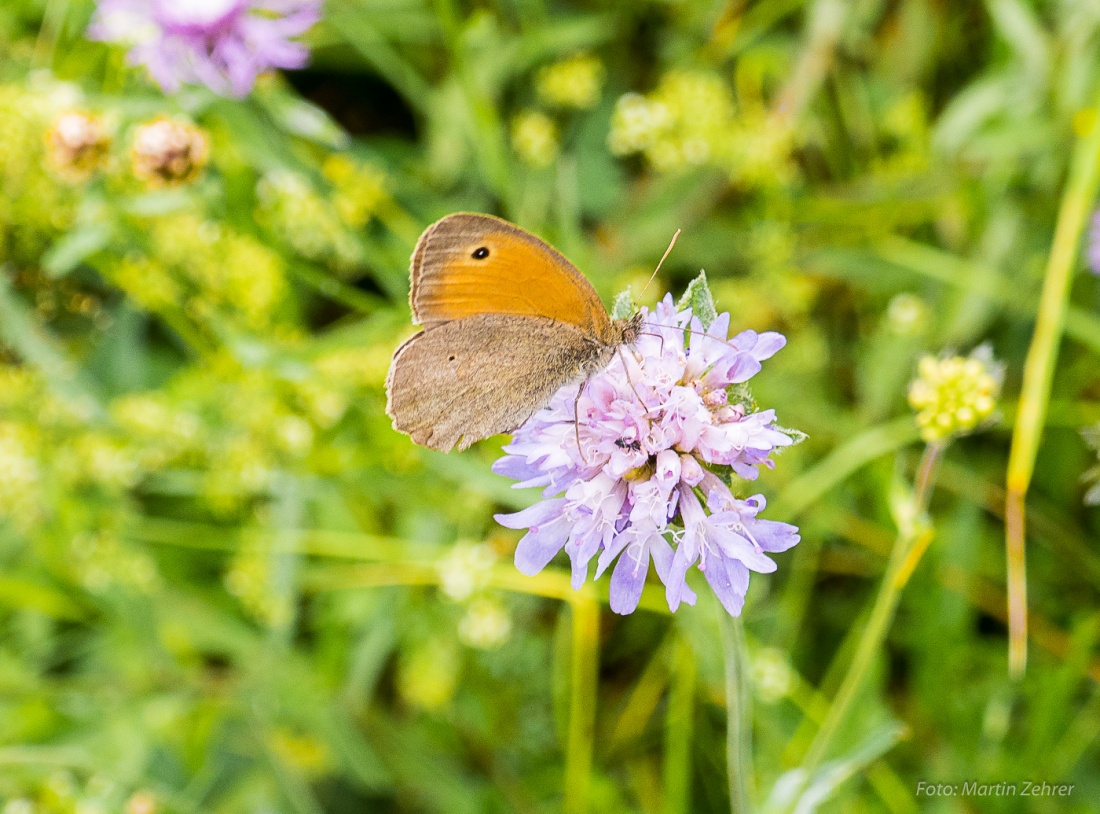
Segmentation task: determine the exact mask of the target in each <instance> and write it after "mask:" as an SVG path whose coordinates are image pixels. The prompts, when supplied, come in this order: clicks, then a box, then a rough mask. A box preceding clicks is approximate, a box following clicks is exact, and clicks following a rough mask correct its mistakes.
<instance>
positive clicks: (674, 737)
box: [661, 638, 697, 814]
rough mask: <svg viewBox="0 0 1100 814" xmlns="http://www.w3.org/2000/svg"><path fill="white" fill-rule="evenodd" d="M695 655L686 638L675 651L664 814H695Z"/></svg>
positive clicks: (668, 712)
mask: <svg viewBox="0 0 1100 814" xmlns="http://www.w3.org/2000/svg"><path fill="white" fill-rule="evenodd" d="M696 673H697V670H696V665H695V651H694V650H693V649H692V647H691V644H690V643H689V642H688V641H686V640H685V639H683V638H680V639H678V640H677V642H676V645H675V647H674V648H673V650H672V671H671V675H670V677H669V686H668V711H667V713H666V714H665V763H664V787H665V794H664V800H663V803H662V806H661V810H662V811H663V812H664V814H690V812H691V744H692V741H693V737H692V735H693V731H694V723H695V684H696Z"/></svg>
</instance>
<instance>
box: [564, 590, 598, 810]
mask: <svg viewBox="0 0 1100 814" xmlns="http://www.w3.org/2000/svg"><path fill="white" fill-rule="evenodd" d="M570 604H571V605H572V611H573V653H572V664H571V665H570V669H571V674H572V678H571V681H570V685H571V694H570V701H569V735H568V738H567V740H566V746H565V800H564V803H563V804H562V811H563V812H564V814H585V812H586V811H588V798H589V793H588V791H589V786H590V784H591V780H592V752H593V741H594V737H595V730H596V691H597V688H598V682H599V646H600V641H599V640H600V609H599V605H598V604H597V603H596V600H595V597H593V596H592V594H591V592H590V591H588V590H587V585H586V586H585V588H584V589H581V590H580V591H578V592H577V594H576V596H575V597H574V598H573V599H572V601H571V603H570Z"/></svg>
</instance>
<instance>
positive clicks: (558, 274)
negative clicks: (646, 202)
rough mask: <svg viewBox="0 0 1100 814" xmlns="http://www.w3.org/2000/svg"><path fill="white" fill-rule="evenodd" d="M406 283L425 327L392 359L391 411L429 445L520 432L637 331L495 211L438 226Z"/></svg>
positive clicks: (636, 321)
mask: <svg viewBox="0 0 1100 814" xmlns="http://www.w3.org/2000/svg"><path fill="white" fill-rule="evenodd" d="M670 248H671V247H670ZM666 255H667V253H666ZM409 275H410V283H411V287H410V291H409V305H410V306H411V307H412V318H413V323H414V324H419V325H423V326H424V330H422V331H420V333H418V334H416V335H415V336H413V337H412V338H411V339H409V340H408V341H406V342H405V343H404V344H403V345H401V346H400V347H399V348H398V349H397V351H396V352H395V353H394V355H393V361H392V362H391V363H390V370H389V374H388V375H387V377H386V393H387V402H386V413H387V415H389V416H390V418H391V419H393V426H394V429H396V430H398V431H400V432H403V433H406V434H408V435H409V436H410V437H411V438H412V440H413V441H415V442H416V443H417V444H420V445H422V446H426V447H430V448H431V449H438V450H442V451H444V452H449V451H450V450H452V449H454V448H455V447H457V448H458V449H465V448H466V447H468V446H470V444H473V443H474V442H476V441H480V440H482V439H483V438H488V437H489V436H491V435H496V434H498V433H502V432H511V431H513V430H515V429H516V428H518V427H519V426H520V425H522V424H523V423H524V422H525V421H526V420H527V419H528V418H530V417H531V416H532V415H533V414H534V413H535V411H537V410H539V409H540V408H542V407H544V406H546V404H548V403H549V401H550V399H551V398H552V397H553V395H554V394H555V393H556V392H557V391H558V390H559V389H560V388H562V387H564V386H565V385H567V384H575V383H578V382H582V381H585V380H586V379H588V377H590V376H592V375H593V374H595V373H598V372H599V371H601V370H603V369H604V368H605V367H607V365H608V364H609V363H610V362H611V359H612V357H613V356H614V354H615V351H616V350H617V349H618V348H619V347H620V346H622V345H624V344H629V343H631V342H633V341H634V340H635V338H637V336H638V334H639V331H640V329H641V323H642V315H641V314H640V313H636V314H634V316H632V317H630V318H628V319H612V318H611V317H610V316H609V315H608V313H607V309H605V308H604V306H603V303H602V302H600V298H599V296H597V294H596V290H595V289H594V288H592V284H591V283H589V282H588V280H586V279H585V277H584V275H583V274H581V273H580V271H578V270H577V268H576V266H574V265H573V264H572V263H570V262H569V261H568V260H566V259H565V257H564V256H562V254H561V253H560V252H558V251H557V250H556V249H554V248H553V247H552V246H550V245H549V244H548V243H546V242H545V241H543V240H541V239H540V238H538V237H536V236H535V235H533V234H531V233H530V232H528V231H526V230H524V229H521V228H520V227H518V226H516V225H514V224H512V223H509V222H508V221H506V220H502V219H500V218H495V217H492V216H490V215H478V214H471V213H458V214H454V215H448V216H447V217H445V218H443V219H442V220H439V221H437V222H436V223H433V224H432V225H431V226H429V227H428V228H427V229H425V230H424V233H423V234H422V235H421V236H420V239H419V240H418V241H417V244H416V248H415V250H414V251H413V255H412V261H411V263H410V267H409Z"/></svg>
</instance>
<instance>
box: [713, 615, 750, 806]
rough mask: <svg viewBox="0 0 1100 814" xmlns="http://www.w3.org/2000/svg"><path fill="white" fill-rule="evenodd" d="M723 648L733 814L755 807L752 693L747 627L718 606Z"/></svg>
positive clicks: (727, 757) (728, 771)
mask: <svg viewBox="0 0 1100 814" xmlns="http://www.w3.org/2000/svg"><path fill="white" fill-rule="evenodd" d="M718 615H719V617H720V618H719V624H720V625H721V627H722V652H723V656H724V658H725V662H726V772H727V774H728V776H729V791H730V814H749V812H751V811H752V803H751V802H750V792H751V789H752V706H751V702H752V695H751V688H750V684H749V659H748V653H747V651H746V649H745V628H744V625H743V624H742V622H741V617H739V616H737V617H734V616H730V615H729V614H728V613H726V611H725V609H723V608H722V607H721V606H719V608H718Z"/></svg>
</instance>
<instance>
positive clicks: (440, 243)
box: [409, 213, 611, 342]
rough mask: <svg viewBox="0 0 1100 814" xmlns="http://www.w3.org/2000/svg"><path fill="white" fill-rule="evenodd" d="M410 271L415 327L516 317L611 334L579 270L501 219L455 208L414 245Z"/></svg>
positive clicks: (599, 336)
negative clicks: (482, 316) (477, 318)
mask: <svg viewBox="0 0 1100 814" xmlns="http://www.w3.org/2000/svg"><path fill="white" fill-rule="evenodd" d="M409 274H410V278H411V284H412V288H411V290H410V292H409V304H410V305H411V306H412V315H413V322H414V323H417V324H422V325H427V326H431V325H432V324H436V323H441V322H449V321H451V320H455V319H462V318H463V317H469V316H473V315H475V314H515V315H519V316H538V317H549V318H550V319H556V320H559V321H561V322H566V323H569V324H570V325H576V326H577V327H578V328H580V329H581V330H582V331H584V332H585V333H586V334H589V335H590V336H592V337H593V338H596V339H599V340H601V341H604V342H608V341H610V338H611V320H610V318H609V317H608V315H607V310H606V309H605V308H604V306H603V303H602V302H600V298H599V297H598V296H597V294H596V291H595V289H594V288H592V285H591V283H589V282H588V280H586V279H585V277H584V275H583V274H581V273H580V271H578V270H577V268H576V267H575V266H574V265H573V264H572V263H570V262H569V261H568V260H566V259H565V257H563V256H562V255H561V254H560V253H559V252H558V251H557V250H556V249H554V248H553V247H551V246H550V245H548V244H547V243H546V242H545V241H542V240H540V239H539V238H537V237H535V236H534V235H533V234H531V233H530V232H527V231H524V230H523V229H520V228H519V227H518V226H515V225H513V224H511V223H509V222H508V221H506V220H501V219H500V218H494V217H491V216H489V215H475V214H469V213H458V214H455V215H448V216H447V217H445V218H443V219H442V220H439V221H437V222H436V223H434V224H432V225H431V226H429V227H428V228H427V229H425V230H424V234H422V235H421V236H420V240H419V241H418V242H417V244H416V250H415V251H414V252H413V256H412V264H411V267H410V270H409Z"/></svg>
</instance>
